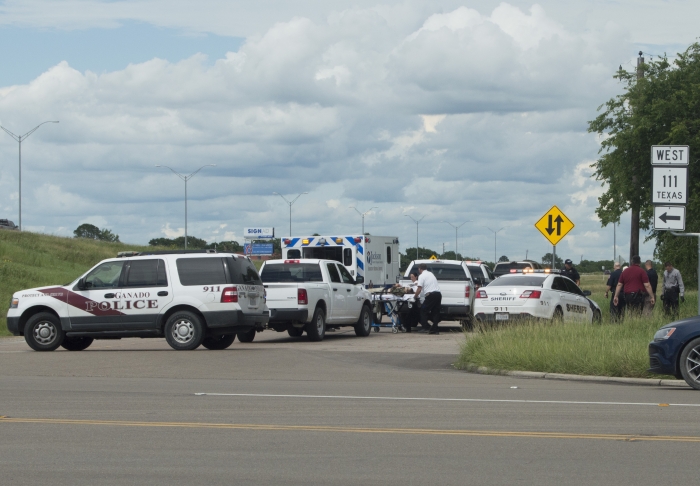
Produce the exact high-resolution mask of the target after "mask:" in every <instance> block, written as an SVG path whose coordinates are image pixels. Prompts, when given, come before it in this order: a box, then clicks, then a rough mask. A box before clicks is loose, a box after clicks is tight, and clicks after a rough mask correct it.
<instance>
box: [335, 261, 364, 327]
mask: <svg viewBox="0 0 700 486" xmlns="http://www.w3.org/2000/svg"><path fill="white" fill-rule="evenodd" d="M338 270H340V278H341V279H342V280H343V286H344V287H345V304H346V306H347V317H348V318H352V319H359V318H360V313H361V312H362V305H363V304H364V302H363V300H362V299H361V298H360V292H362V288H361V286H360V285H358V284H356V283H355V279H354V278H352V275H350V272H348V271H347V270H346V269H345V267H344V266H342V265H338Z"/></svg>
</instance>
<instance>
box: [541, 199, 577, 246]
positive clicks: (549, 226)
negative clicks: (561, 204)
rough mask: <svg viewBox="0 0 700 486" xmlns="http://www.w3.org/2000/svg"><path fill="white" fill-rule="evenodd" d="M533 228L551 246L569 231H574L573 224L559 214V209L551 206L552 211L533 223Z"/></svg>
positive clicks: (564, 215)
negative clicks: (538, 231)
mask: <svg viewBox="0 0 700 486" xmlns="http://www.w3.org/2000/svg"><path fill="white" fill-rule="evenodd" d="M535 228H537V229H538V230H540V233H542V236H544V237H545V238H547V239H548V240H549V242H550V243H551V244H553V245H556V244H557V243H559V242H560V241H561V239H562V238H564V237H565V236H566V234H567V233H568V232H569V231H571V230H572V229H574V223H572V222H571V220H570V219H569V218H567V217H566V214H564V213H562V212H561V209H559V208H558V207H556V206H552V209H550V210H549V211H547V212H546V213H545V214H544V216H542V217H541V218H540V220H539V221H538V222H537V223H535Z"/></svg>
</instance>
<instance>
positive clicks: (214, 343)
mask: <svg viewBox="0 0 700 486" xmlns="http://www.w3.org/2000/svg"><path fill="white" fill-rule="evenodd" d="M235 340H236V335H235V334H223V335H221V336H207V337H205V338H204V341H202V346H204V347H205V348H207V349H211V350H212V351H216V350H220V349H226V348H228V347H229V346H231V345H232V344H233V341H235Z"/></svg>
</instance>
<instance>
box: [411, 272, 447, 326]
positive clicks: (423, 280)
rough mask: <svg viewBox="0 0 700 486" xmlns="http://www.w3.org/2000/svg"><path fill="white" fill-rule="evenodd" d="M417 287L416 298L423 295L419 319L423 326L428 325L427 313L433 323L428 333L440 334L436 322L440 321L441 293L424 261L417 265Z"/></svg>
mask: <svg viewBox="0 0 700 486" xmlns="http://www.w3.org/2000/svg"><path fill="white" fill-rule="evenodd" d="M418 271H419V272H420V275H419V276H418V287H417V288H416V297H415V298H416V299H419V298H421V297H423V296H424V298H425V301H424V303H423V306H422V307H421V313H420V321H421V325H422V326H423V327H424V328H427V327H428V315H430V320H431V321H433V325H432V326H431V327H430V331H429V332H428V334H440V332H438V324H439V323H440V304H442V294H441V293H440V285H439V284H438V281H437V279H436V278H435V275H433V274H432V272H429V271H428V266H427V265H426V264H425V263H421V264H420V265H418Z"/></svg>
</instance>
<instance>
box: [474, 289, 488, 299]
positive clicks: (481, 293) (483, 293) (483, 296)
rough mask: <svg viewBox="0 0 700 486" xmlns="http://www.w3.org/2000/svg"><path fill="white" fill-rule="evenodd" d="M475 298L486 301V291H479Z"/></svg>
mask: <svg viewBox="0 0 700 486" xmlns="http://www.w3.org/2000/svg"><path fill="white" fill-rule="evenodd" d="M476 298H477V299H487V298H488V295H486V291H485V290H479V291H478V292H477V293H476Z"/></svg>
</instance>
